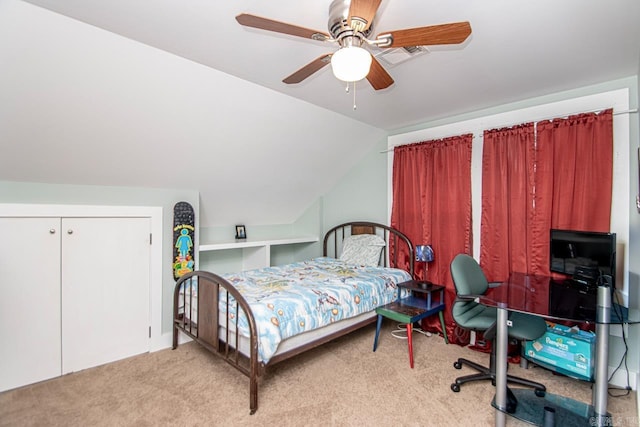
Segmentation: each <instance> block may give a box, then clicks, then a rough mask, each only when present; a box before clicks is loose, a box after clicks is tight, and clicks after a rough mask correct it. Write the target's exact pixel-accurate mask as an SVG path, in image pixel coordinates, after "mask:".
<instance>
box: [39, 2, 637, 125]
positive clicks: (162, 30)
mask: <svg viewBox="0 0 640 427" xmlns="http://www.w3.org/2000/svg"><path fill="white" fill-rule="evenodd" d="M28 1H29V2H30V3H33V4H36V5H39V6H42V7H45V8H48V9H50V10H53V11H56V12H59V13H61V14H64V15H66V16H69V17H73V18H75V19H78V20H80V21H82V22H85V23H88V24H91V25H95V26H97V27H100V28H103V29H106V30H108V31H112V32H114V33H117V34H120V35H122V36H125V37H127V38H130V39H133V40H137V41H140V42H142V43H145V44H148V45H149V46H153V47H156V48H159V49H162V50H165V51H167V52H171V53H174V54H176V55H179V56H182V57H184V58H188V59H191V60H193V61H196V62H198V63H201V64H204V65H206V66H209V67H212V68H214V69H217V70H220V71H223V72H225V73H228V74H231V75H234V76H237V77H240V78H242V79H244V80H247V81H250V82H254V83H257V84H259V85H262V86H265V87H268V88H271V89H273V90H276V91H278V92H282V93H284V94H287V95H291V96H293V97H296V98H299V99H302V100H305V101H308V102H310V103H312V104H315V105H318V106H321V107H324V108H327V109H329V110H332V111H335V112H338V113H340V114H345V115H347V116H350V117H353V118H354V119H357V120H359V121H362V122H365V123H368V124H370V125H372V126H375V127H378V128H381V129H386V130H392V129H396V128H399V127H403V126H407V125H412V124H415V123H420V122H426V121H430V120H432V119H437V118H442V117H448V116H451V115H455V114H458V113H464V112H469V111H475V110H479V109H483V108H487V107H492V106H496V105H500V104H504V103H508V102H512V101H518V100H521V99H527V98H531V97H536V96H540V95H545V94H549V93H554V92H558V91H562V90H567V89H573V88H576V87H582V86H587V85H591V84H594V83H599V82H602V81H607V80H613V79H617V78H620V77H628V76H631V75H635V74H637V73H638V67H639V64H640V60H639V57H640V25H638V22H640V2H638V1H637V0H616V1H614V2H610V1H602V0H562V1H557V0H537V1H530V0H529V1H523V0H483V1H470V0H447V1H442V0H439V1H436V0H402V1H400V0H383V1H382V4H381V7H380V9H379V11H378V14H377V15H376V20H377V22H376V23H375V29H374V35H375V34H379V33H381V32H383V31H392V30H397V29H403V28H413V27H420V26H426V25H434V24H442V23H448V22H458V21H469V22H470V23H471V27H472V31H473V32H472V35H471V37H470V38H469V39H468V40H467V41H466V42H465V43H464V44H462V45H457V46H448V47H442V46H440V47H433V48H432V49H431V52H430V53H428V54H426V55H422V56H419V57H416V58H412V59H411V60H410V61H409V62H405V63H402V64H399V65H397V66H395V67H393V68H388V72H389V73H390V74H391V76H392V77H393V78H394V80H395V84H394V85H392V86H391V87H390V88H388V89H386V90H383V91H378V92H376V91H374V90H373V89H372V88H371V87H370V86H369V85H368V83H367V82H364V81H363V82H362V83H360V84H358V86H357V88H356V91H357V92H356V103H357V109H356V110H355V111H353V108H352V98H351V96H350V95H347V94H345V87H344V84H342V83H341V82H339V81H337V80H336V79H335V78H334V77H333V76H332V74H331V70H330V67H325V68H324V69H323V70H321V71H320V72H318V73H316V74H315V75H314V76H312V77H311V78H308V79H307V80H305V81H304V82H302V83H301V84H298V85H285V84H284V83H282V82H281V81H282V79H283V78H284V77H286V76H288V75H289V74H291V73H292V72H294V71H295V70H297V69H299V68H300V67H302V66H303V65H305V64H307V63H309V62H310V61H312V60H313V59H315V58H317V57H318V56H320V55H322V54H324V53H327V52H333V51H334V50H335V49H336V48H335V47H334V45H332V44H329V43H322V42H315V41H311V40H306V39H301V38H298V37H293V36H287V35H281V34H277V33H272V32H267V31H263V30H256V29H247V28H244V27H242V26H241V25H239V24H238V23H237V22H236V20H235V19H234V17H235V16H236V15H238V14H239V13H242V12H247V13H251V14H255V15H259V16H263V17H267V18H271V19H274V20H278V21H283V22H286V23H291V24H295V25H298V26H302V27H306V28H311V29H317V30H321V31H324V32H328V30H327V17H328V10H329V4H330V3H331V1H330V0H314V1H300V0H274V1H261V0H233V1H211V0H190V1H176V0H110V1H109V2H108V3H105V2H104V1H103V0H28ZM107 4H108V6H106V5H107Z"/></svg>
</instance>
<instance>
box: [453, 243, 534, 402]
mask: <svg viewBox="0 0 640 427" xmlns="http://www.w3.org/2000/svg"><path fill="white" fill-rule="evenodd" d="M450 268H451V277H452V279H453V283H454V285H455V287H456V294H457V298H456V301H455V302H454V303H453V308H452V315H453V319H454V320H455V321H456V323H457V324H458V325H459V326H460V327H461V328H464V329H468V330H473V331H476V332H482V333H483V334H484V337H485V339H487V340H491V339H493V337H494V336H495V323H496V320H497V316H498V314H497V310H496V308H495V307H487V306H485V305H482V304H480V303H478V302H476V301H475V300H474V299H473V298H465V296H468V295H476V296H477V295H483V294H484V293H485V292H486V291H487V289H488V288H489V282H487V278H486V276H485V275H484V272H483V271H482V269H481V268H480V265H478V263H477V262H476V260H475V259H473V258H472V257H470V256H469V255H466V254H458V255H456V257H455V258H454V259H453V261H452V262H451V266H450ZM509 320H511V322H512V326H510V327H509V337H510V338H515V339H518V340H533V339H536V338H539V337H541V336H542V335H543V334H544V333H545V332H546V330H547V324H546V322H545V321H544V319H543V318H542V317H539V316H534V315H530V314H524V313H518V312H510V313H509ZM463 365H467V366H469V367H471V368H473V369H475V370H476V371H478V373H477V374H473V375H466V376H463V377H459V378H456V380H455V382H454V383H452V384H451V390H453V391H455V392H459V391H460V386H461V385H462V384H464V383H467V382H470V381H478V380H491V383H492V384H493V385H494V386H495V383H496V376H495V372H496V366H495V346H494V345H492V346H491V357H490V363H489V367H485V366H482V365H479V364H477V363H475V362H472V361H470V360H467V359H464V358H459V359H458V360H457V361H455V362H454V363H453V366H454V367H455V368H456V369H462V366H463ZM507 382H508V383H509V382H511V383H517V384H521V385H524V386H528V387H533V388H534V389H535V392H536V394H537V395H539V396H544V394H545V392H546V387H545V386H544V385H542V384H540V383H537V382H534V381H530V380H527V379H524V378H519V377H515V376H512V375H507Z"/></svg>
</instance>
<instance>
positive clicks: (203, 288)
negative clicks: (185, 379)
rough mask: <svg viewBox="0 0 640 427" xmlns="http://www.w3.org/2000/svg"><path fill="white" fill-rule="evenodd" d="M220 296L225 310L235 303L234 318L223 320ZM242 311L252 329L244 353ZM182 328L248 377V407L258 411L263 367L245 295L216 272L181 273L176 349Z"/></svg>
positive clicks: (176, 296)
mask: <svg viewBox="0 0 640 427" xmlns="http://www.w3.org/2000/svg"><path fill="white" fill-rule="evenodd" d="M221 299H222V300H223V301H226V313H229V312H230V309H231V308H232V307H231V305H235V307H234V308H235V310H234V311H235V313H237V315H236V316H235V317H234V318H233V319H229V317H230V316H228V315H226V314H223V318H222V319H221V317H220V314H221V312H220V306H219V302H220V300H221ZM241 312H244V315H245V316H246V318H247V321H248V324H249V329H250V337H249V349H248V351H244V352H241V346H242V344H241V338H242V337H241V336H240V334H239V329H238V319H239V317H240V313H241ZM180 331H181V332H183V333H184V334H186V335H187V336H189V337H191V338H192V339H193V340H194V341H196V342H198V343H199V344H200V345H202V346H203V347H204V348H206V349H207V350H209V351H210V352H212V353H214V354H217V355H218V356H220V357H222V358H223V359H224V361H226V362H227V363H228V364H230V365H231V366H233V367H234V368H236V369H237V370H239V371H240V372H242V373H243V374H245V375H246V376H248V377H249V408H250V411H251V412H250V413H251V414H253V413H255V412H256V410H257V409H258V377H259V375H260V369H261V368H260V363H259V361H258V335H257V330H256V323H255V319H254V316H253V313H252V312H251V308H250V307H249V304H248V303H247V302H246V300H245V299H244V297H243V296H242V295H240V293H239V292H238V291H237V290H236V289H235V288H234V287H233V285H232V284H231V283H229V282H228V281H227V280H225V279H223V278H222V277H220V276H218V275H216V274H213V273H210V272H206V271H194V272H192V273H188V274H186V275H184V276H182V277H181V278H180V279H179V280H178V282H177V283H176V286H175V289H174V293H173V349H176V348H177V347H178V335H179V332H180ZM221 333H222V335H223V336H220V334H221ZM245 339H246V338H245ZM247 353H248V354H247Z"/></svg>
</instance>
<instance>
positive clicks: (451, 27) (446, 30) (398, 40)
mask: <svg viewBox="0 0 640 427" xmlns="http://www.w3.org/2000/svg"><path fill="white" fill-rule="evenodd" d="M470 34H471V24H469V23H468V22H466V21H465V22H454V23H451V24H441V25H431V26H429V27H419V28H410V29H406V30H397V31H389V32H385V33H383V34H380V35H378V37H377V38H378V39H380V38H386V37H389V36H391V44H390V45H381V47H406V46H428V45H437V44H458V43H462V42H463V41H465V40H466V39H467V37H469V35H470Z"/></svg>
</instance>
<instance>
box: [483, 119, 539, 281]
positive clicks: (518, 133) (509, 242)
mask: <svg viewBox="0 0 640 427" xmlns="http://www.w3.org/2000/svg"><path fill="white" fill-rule="evenodd" d="M534 149H535V134H534V125H533V123H526V124H523V125H520V126H514V127H512V128H508V129H497V130H487V131H485V132H484V143H483V151H482V212H481V216H480V218H481V219H480V243H481V247H480V265H481V266H482V269H483V270H484V272H485V275H486V276H487V279H489V281H496V282H500V281H504V280H506V279H508V277H509V273H510V272H512V271H519V272H526V273H529V271H530V248H531V244H532V241H531V240H532V239H531V231H530V230H531V228H530V227H531V225H532V222H533V219H534V215H533V193H534V161H533V159H534Z"/></svg>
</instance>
